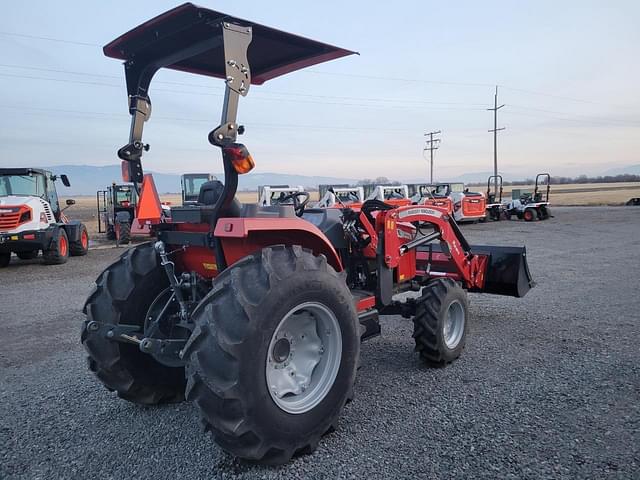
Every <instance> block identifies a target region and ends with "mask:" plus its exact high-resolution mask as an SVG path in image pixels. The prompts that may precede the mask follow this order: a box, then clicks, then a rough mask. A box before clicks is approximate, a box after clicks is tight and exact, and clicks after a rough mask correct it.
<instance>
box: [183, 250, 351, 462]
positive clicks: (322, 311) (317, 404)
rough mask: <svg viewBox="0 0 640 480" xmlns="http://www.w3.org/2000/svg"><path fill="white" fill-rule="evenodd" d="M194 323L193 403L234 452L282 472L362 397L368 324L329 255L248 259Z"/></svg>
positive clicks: (216, 289)
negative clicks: (359, 374)
mask: <svg viewBox="0 0 640 480" xmlns="http://www.w3.org/2000/svg"><path fill="white" fill-rule="evenodd" d="M192 318H193V319H194V321H195V329H194V331H193V334H192V335H191V338H190V339H189V341H188V342H187V345H186V347H185V349H184V352H185V356H184V358H185V359H186V360H187V388H186V396H187V399H188V400H190V401H193V403H194V404H195V405H196V406H197V407H198V409H199V410H200V414H201V416H202V418H203V421H204V424H205V426H206V427H207V428H208V429H210V430H212V431H213V434H214V437H215V440H216V442H217V443H218V444H219V445H220V446H221V447H222V448H223V449H224V450H226V451H227V452H229V453H231V454H233V455H235V456H237V457H240V458H243V459H246V460H250V461H255V462H259V463H264V464H272V465H276V464H282V463H285V462H287V461H289V459H291V457H292V456H293V455H295V454H298V453H310V452H312V451H313V450H315V448H316V447H317V445H318V442H319V441H320V438H321V437H322V435H324V434H325V433H328V432H330V431H332V430H333V429H335V428H336V427H337V422H338V417H339V416H340V412H341V411H342V408H343V407H344V405H345V403H347V401H348V400H350V399H351V398H352V397H353V386H354V382H355V378H356V368H357V365H358V358H359V355H360V338H359V324H358V317H357V313H356V310H355V306H354V303H353V297H352V295H351V293H350V292H349V290H348V288H347V286H346V284H345V282H344V280H343V279H342V277H341V276H340V275H339V274H338V273H336V271H335V270H334V269H333V268H332V267H331V266H330V265H328V264H327V260H326V258H325V257H324V256H323V255H321V256H315V255H313V254H312V253H311V252H309V251H307V250H303V249H302V248H301V247H299V246H293V247H285V246H273V247H269V248H265V249H263V250H262V251H260V252H257V253H255V254H253V255H250V256H247V257H245V258H243V259H241V260H239V261H238V262H236V263H235V264H234V265H232V266H231V267H230V268H228V269H227V270H225V271H224V272H222V273H221V274H220V275H219V276H218V277H217V278H216V280H215V282H214V286H213V289H212V290H211V292H210V293H209V294H208V295H207V296H206V297H205V298H204V299H203V300H202V302H201V303H200V304H199V305H198V307H197V308H196V310H195V311H194V314H193V317H192Z"/></svg>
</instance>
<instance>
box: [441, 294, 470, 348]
mask: <svg viewBox="0 0 640 480" xmlns="http://www.w3.org/2000/svg"><path fill="white" fill-rule="evenodd" d="M465 321H466V319H465V313H464V307H463V306H462V304H461V303H460V302H459V301H458V300H454V301H453V302H451V303H450V304H449V307H448V308H447V313H446V314H445V318H444V324H443V337H444V343H445V345H446V346H447V348H449V349H451V350H453V349H454V348H456V347H457V346H458V344H459V343H460V340H462V336H463V334H464V324H465Z"/></svg>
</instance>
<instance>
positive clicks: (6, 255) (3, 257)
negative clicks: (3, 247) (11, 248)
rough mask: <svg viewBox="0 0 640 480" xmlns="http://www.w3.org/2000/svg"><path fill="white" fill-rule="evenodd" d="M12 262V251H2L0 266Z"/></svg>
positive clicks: (5, 265)
mask: <svg viewBox="0 0 640 480" xmlns="http://www.w3.org/2000/svg"><path fill="white" fill-rule="evenodd" d="M9 262H11V252H0V268H5V267H8V266H9Z"/></svg>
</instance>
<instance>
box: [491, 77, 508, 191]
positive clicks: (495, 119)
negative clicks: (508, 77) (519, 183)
mask: <svg viewBox="0 0 640 480" xmlns="http://www.w3.org/2000/svg"><path fill="white" fill-rule="evenodd" d="M502 107H504V104H503V105H500V106H498V86H497V85H496V93H495V95H494V97H493V108H487V110H489V111H493V129H492V130H489V132H493V175H494V177H493V182H494V184H495V192H496V195H497V194H498V132H499V131H500V130H504V128H505V127H501V128H498V110H500V109H501V108H502Z"/></svg>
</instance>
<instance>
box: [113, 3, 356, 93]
mask: <svg viewBox="0 0 640 480" xmlns="http://www.w3.org/2000/svg"><path fill="white" fill-rule="evenodd" d="M225 22H227V23H230V24H235V25H241V26H247V27H251V28H252V30H253V34H252V36H253V38H252V40H251V44H250V46H249V48H248V52H247V57H248V60H249V64H250V65H251V83H252V84H254V85H261V84H263V83H264V82H265V81H267V80H270V79H272V78H275V77H278V76H280V75H284V74H286V73H290V72H293V71H295V70H299V69H301V68H304V67H308V66H311V65H316V64H318V63H322V62H326V61H329V60H333V59H336V58H340V57H344V56H346V55H351V54H354V53H356V52H352V51H350V50H345V49H342V48H338V47H334V46H332V45H327V44H326V43H321V42H317V41H315V40H310V39H308V38H304V37H300V36H298V35H293V34H291V33H286V32H283V31H280V30H276V29H274V28H270V27H266V26H264V25H260V24H257V23H254V22H249V21H247V20H243V19H241V18H238V17H234V16H231V15H227V14H225V13H222V12H218V11H215V10H210V9H208V8H202V7H198V6H196V5H193V4H192V3H185V4H183V5H180V6H179V7H176V8H174V9H172V10H169V11H167V12H165V13H163V14H161V15H159V16H157V17H155V18H152V19H151V20H149V21H147V22H145V23H143V24H142V25H140V26H138V27H136V28H134V29H133V30H130V31H129V32H127V33H125V34H124V35H121V36H120V37H118V38H116V39H115V40H113V41H112V42H111V43H109V44H108V45H106V46H105V47H104V54H105V55H106V56H107V57H111V58H118V59H122V60H127V61H130V60H133V59H136V60H142V61H143V62H145V63H148V62H155V61H159V62H160V66H161V67H165V68H170V69H174V70H182V71H185V72H190V73H197V74H200V75H207V76H212V77H219V78H226V77H227V75H226V70H225V52H224V45H223V38H222V37H223V32H222V30H223V29H222V28H221V25H222V24H223V23H225ZM201 46H202V47H203V48H199V47H201ZM189 49H191V50H192V54H191V55H189V54H188V52H187V50H189ZM185 53H186V55H185ZM172 56H175V59H172V58H171V57H172ZM130 93H132V92H130Z"/></svg>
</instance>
